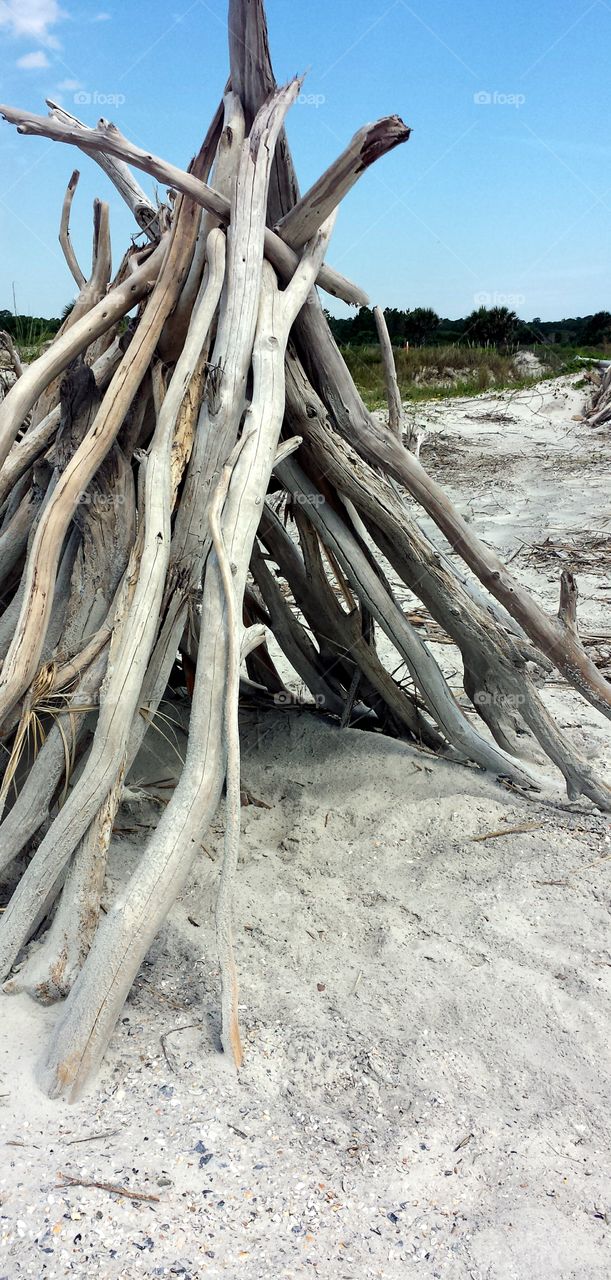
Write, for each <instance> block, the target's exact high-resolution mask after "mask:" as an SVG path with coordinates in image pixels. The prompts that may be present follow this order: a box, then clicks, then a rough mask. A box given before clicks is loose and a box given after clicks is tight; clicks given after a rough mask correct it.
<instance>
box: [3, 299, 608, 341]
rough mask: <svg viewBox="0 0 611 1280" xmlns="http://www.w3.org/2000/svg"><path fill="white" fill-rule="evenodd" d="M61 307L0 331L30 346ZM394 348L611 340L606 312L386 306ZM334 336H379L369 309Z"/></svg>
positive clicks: (8, 320) (338, 324) (338, 325)
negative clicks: (455, 312)
mask: <svg viewBox="0 0 611 1280" xmlns="http://www.w3.org/2000/svg"><path fill="white" fill-rule="evenodd" d="M72 305H73V304H72V303H69V304H68V305H67V306H66V307H64V309H63V312H62V314H61V316H52V317H50V318H45V317H44V316H26V315H14V314H13V312H12V311H8V310H4V311H0V330H3V329H4V330H5V331H6V332H7V333H10V335H11V337H12V338H15V339H16V340H17V342H27V343H35V342H37V341H39V340H40V339H41V338H44V337H47V336H49V337H50V336H52V335H53V334H55V333H57V330H58V329H59V327H60V325H61V323H62V321H63V320H65V318H66V315H67V314H68V313H69V311H70V310H71V308H72ZM384 315H385V317H386V323H387V325H388V332H389V334H390V338H391V342H392V343H393V346H396V347H402V346H405V344H406V342H409V344H410V346H414V347H424V346H447V345H449V344H451V343H455V342H460V343H463V344H467V345H469V346H475V347H487V346H489V347H498V348H499V349H500V350H510V349H511V348H512V347H518V346H520V344H525V343H529V344H533V343H554V344H562V345H565V346H576V347H581V346H594V347H598V346H601V345H602V344H604V343H606V342H611V312H609V311H597V312H596V313H595V314H594V315H590V316H575V317H571V318H569V319H564V320H541V319H540V318H539V316H535V318H534V320H529V321H527V320H520V318H519V316H518V315H516V313H515V311H510V310H509V308H508V307H478V308H476V310H474V311H472V312H471V313H470V315H468V316H465V317H464V318H461V319H459V320H449V319H447V318H446V319H443V318H442V317H441V316H438V315H437V312H436V311H433V309H432V307H414V308H413V309H412V310H408V311H401V310H399V309H398V308H397V307H386V308H385V311H384ZM326 316H327V320H328V321H329V324H330V326H331V330H332V332H333V336H334V338H335V340H336V342H338V343H339V344H340V346H357V347H366V346H374V345H376V344H377V341H378V336H377V330H376V324H375V320H374V316H373V311H371V310H370V309H369V307H361V309H360V311H358V312H357V314H356V315H355V316H349V317H348V318H347V319H338V318H337V317H335V316H332V315H330V314H329V312H326Z"/></svg>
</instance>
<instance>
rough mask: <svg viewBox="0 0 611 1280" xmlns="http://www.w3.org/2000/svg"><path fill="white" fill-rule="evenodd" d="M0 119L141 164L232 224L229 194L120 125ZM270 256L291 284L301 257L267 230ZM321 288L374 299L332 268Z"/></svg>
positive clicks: (324, 272) (15, 115)
mask: <svg viewBox="0 0 611 1280" xmlns="http://www.w3.org/2000/svg"><path fill="white" fill-rule="evenodd" d="M0 115H2V116H4V119H5V120H8V122H9V124H15V125H17V130H18V132H19V133H25V134H32V135H34V136H36V137H40V138H52V139H53V141H54V142H68V143H73V144H75V145H76V146H78V147H80V148H81V150H83V151H88V152H90V153H91V154H92V155H99V154H106V155H112V156H115V157H118V158H119V159H121V160H125V161H128V162H129V164H133V165H135V167H136V168H137V169H142V170H144V172H145V173H150V174H151V175H152V176H153V177H154V178H158V179H159V181H160V182H164V183H166V184H167V185H168V186H170V187H175V188H176V190H177V191H182V192H183V193H184V194H185V195H188V196H191V198H192V199H193V200H195V201H196V202H197V203H198V204H200V205H201V206H202V208H203V209H207V210H208V212H209V213H212V214H215V215H216V216H217V217H218V218H220V219H221V221H222V222H223V223H226V222H227V221H228V219H229V216H230V203H229V200H228V199H227V198H226V197H225V196H222V195H220V194H219V192H218V191H215V190H214V189H213V188H212V187H209V186H208V185H207V183H205V182H200V181H199V180H198V179H197V178H194V177H192V176H191V174H189V173H186V172H185V170H184V169H179V168H177V166H176V165H173V164H169V163H168V162H167V161H166V160H162V159H161V158H160V157H159V156H154V155H152V154H151V153H150V152H148V151H143V150H142V149H141V148H140V147H137V146H136V145H135V144H134V143H133V142H130V141H129V139H128V138H125V137H124V136H123V134H122V133H120V132H119V130H118V129H117V127H116V125H112V124H108V123H107V122H106V121H105V122H104V123H103V124H102V123H101V122H100V124H98V126H97V128H96V129H90V130H89V132H88V134H87V137H86V141H85V140H84V138H83V130H82V129H79V128H77V127H76V126H75V125H70V124H63V123H61V122H60V121H58V120H55V119H49V118H48V117H47V116H37V115H34V114H32V113H31V112H28V111H20V110H16V109H15V108H13V107H8V106H0ZM265 253H266V255H267V257H268V258H269V260H270V262H271V263H272V265H273V266H274V267H275V268H276V271H277V272H278V273H279V275H280V276H281V277H282V279H283V280H290V279H291V277H292V276H293V275H294V272H295V269H296V267H297V263H298V258H297V255H296V254H295V252H294V250H293V249H291V248H290V246H289V245H287V244H286V243H285V242H284V240H282V239H281V238H280V236H277V235H276V233H275V232H274V231H271V230H269V229H267V230H266V232H265ZM317 284H319V285H320V287H321V288H322V289H326V290H327V292H328V293H332V294H334V295H335V297H337V298H341V299H342V300H343V301H344V302H348V303H351V304H353V305H355V306H359V307H364V306H367V303H368V301H369V299H368V297H367V294H366V293H364V292H363V290H362V289H359V288H358V286H357V285H354V284H352V283H351V282H350V281H349V280H346V279H345V278H344V277H343V276H341V275H340V274H339V273H338V272H336V271H333V269H332V268H331V267H327V266H324V267H321V270H320V272H319V275H318V280H317Z"/></svg>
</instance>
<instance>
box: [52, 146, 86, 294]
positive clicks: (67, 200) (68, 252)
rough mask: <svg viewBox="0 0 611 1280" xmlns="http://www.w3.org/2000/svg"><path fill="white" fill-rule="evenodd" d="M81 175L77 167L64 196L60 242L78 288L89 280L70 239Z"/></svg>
mask: <svg viewBox="0 0 611 1280" xmlns="http://www.w3.org/2000/svg"><path fill="white" fill-rule="evenodd" d="M80 176H81V175H80V173H79V171H78V169H75V170H74V172H73V174H72V177H71V178H70V181H69V183H68V186H67V187H66V194H65V196H64V203H63V205H62V216H61V222H60V225H59V243H60V245H61V247H62V249H63V252H64V258H65V259H66V262H67V263H68V268H69V270H70V273H71V275H72V276H73V278H74V280H75V282H76V284H77V286H78V288H79V289H83V288H84V287H85V285H86V283H87V281H86V279H85V276H84V275H83V272H82V271H81V268H80V267H79V264H78V261H77V257H76V254H75V252H74V249H73V246H72V241H71V239H70V210H71V208H72V201H73V199H74V193H75V191H76V188H77V185H78V180H79V178H80Z"/></svg>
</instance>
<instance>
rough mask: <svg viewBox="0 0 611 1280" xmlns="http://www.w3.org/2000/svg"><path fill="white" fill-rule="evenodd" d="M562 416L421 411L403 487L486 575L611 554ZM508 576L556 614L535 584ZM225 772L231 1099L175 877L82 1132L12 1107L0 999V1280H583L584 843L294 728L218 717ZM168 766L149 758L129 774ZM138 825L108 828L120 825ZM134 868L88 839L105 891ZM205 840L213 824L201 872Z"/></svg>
mask: <svg viewBox="0 0 611 1280" xmlns="http://www.w3.org/2000/svg"><path fill="white" fill-rule="evenodd" d="M581 403H582V400H581V393H580V392H579V391H576V390H575V389H573V388H572V386H571V384H570V382H569V381H568V380H563V381H561V382H553V383H551V382H550V383H546V384H543V385H542V386H541V387H540V388H538V389H537V390H536V391H534V392H518V393H514V394H513V395H512V396H509V395H496V396H487V397H485V398H480V399H478V400H476V401H473V400H470V401H463V402H460V403H457V402H456V401H449V402H444V403H439V404H436V405H434V406H432V407H431V408H430V410H429V411H428V412H427V415H426V416H427V419H428V422H429V425H430V427H431V430H432V431H434V432H435V433H437V434H436V441H435V451H433V448H432V445H431V444H430V443H427V445H426V447H425V450H424V454H423V457H424V460H425V461H426V462H427V465H431V467H432V469H433V470H434V472H435V474H436V476H437V477H438V478H440V479H442V480H443V482H444V484H446V486H447V487H448V489H449V490H450V492H451V493H452V494H453V496H454V497H455V498H456V500H457V501H458V502H459V503H460V505H461V509H462V510H463V511H465V512H466V513H467V514H469V515H470V518H471V519H472V520H473V524H474V527H475V528H476V529H477V531H478V532H479V533H480V535H481V536H482V537H484V538H486V539H488V540H489V541H490V542H491V543H493V544H494V545H495V546H497V547H498V548H499V549H500V550H501V551H502V553H503V554H505V555H512V554H513V553H514V552H516V551H517V550H518V549H519V546H520V543H521V541H524V542H529V543H535V542H536V543H541V542H542V541H543V540H544V539H545V538H546V537H548V536H549V537H553V538H558V537H562V538H565V540H566V536H567V535H568V534H570V540H571V541H573V542H578V543H579V545H582V543H584V539H585V537H586V534H587V533H588V532H597V533H601V532H609V531H610V530H609V514H608V501H606V494H608V488H609V484H608V481H609V476H608V473H607V476H606V478H605V475H604V469H603V463H604V446H605V444H606V443H607V440H608V437H607V440H606V439H605V437H604V435H602V434H595V433H592V432H591V431H590V429H589V428H586V427H585V426H584V425H583V424H580V423H577V422H574V421H573V420H572V418H573V415H574V414H575V413H577V412H578V411H579V408H580V406H581ZM490 415H492V416H490ZM499 415H503V416H508V417H509V418H510V421H498V420H495V419H498V417H499ZM607 470H608V469H607ZM605 521H606V523H605ZM580 539H581V542H580ZM584 545H585V544H584ZM586 558H587V557H586ZM513 565H514V568H515V570H516V571H517V572H518V573H519V575H520V577H521V579H522V580H523V581H525V582H527V583H528V584H529V585H530V586H531V587H532V588H533V589H534V590H536V592H537V594H538V596H539V598H540V599H541V601H542V602H543V603H544V604H545V605H547V606H549V607H555V605H556V602H557V590H558V578H559V572H560V568H561V561H559V560H558V559H555V558H552V557H551V556H550V558H549V560H548V561H546V562H545V563H544V564H543V565H541V564H540V563H539V564H538V565H536V564H532V563H531V562H530V561H529V559H528V558H527V555H526V553H525V552H522V553H521V554H518V555H517V556H516V558H515V560H514V561H513ZM607 568H608V566H607ZM578 577H579V583H580V587H581V593H582V594H581V603H580V620H581V623H582V626H583V627H584V628H589V629H592V630H595V629H600V628H601V627H602V626H603V625H604V618H605V615H606V618H607V627H608V616H609V610H608V603H609V598H610V596H611V587H610V585H609V581H608V572H607V578H606V580H605V577H604V568H603V566H602V565H600V564H598V563H592V564H590V565H589V567H587V566H586V568H581V569H580V570H579V574H578ZM605 605H606V606H607V608H606V610H605ZM439 652H440V656H441V657H442V658H443V661H444V663H445V664H447V667H448V668H449V669H453V668H452V665H451V664H452V662H453V661H454V667H456V660H455V655H454V653H453V650H449V649H448V647H447V646H446V647H445V648H444V650H443V651H441V650H440V651H439ZM456 683H457V684H460V670H458V675H457V679H456ZM545 697H546V699H547V700H548V701H549V703H550V705H552V706H553V709H554V712H555V714H556V715H557V716H558V717H559V719H560V721H561V723H563V724H565V725H569V726H570V730H569V731H570V733H571V736H572V738H573V740H574V742H575V743H576V745H578V747H579V748H580V750H582V751H584V752H586V753H587V754H588V756H589V757H590V758H591V759H592V760H593V761H595V762H596V765H597V768H598V769H599V770H600V771H603V769H604V765H605V757H606V758H607V761H608V757H609V754H610V741H609V732H608V725H607V724H606V722H604V721H603V720H602V718H601V717H600V716H599V715H598V714H597V713H596V712H595V711H594V710H593V709H591V708H590V707H589V706H587V705H586V704H585V703H584V702H582V701H581V700H580V699H579V698H578V697H577V695H576V694H574V693H573V692H572V691H571V690H570V689H567V688H566V686H561V685H556V684H554V685H550V687H549V690H546V692H545ZM243 747H244V785H245V786H246V787H248V788H249V790H250V791H251V793H252V794H253V795H254V796H256V797H258V798H259V799H261V800H263V801H265V803H266V804H267V805H269V806H270V807H269V808H257V807H254V806H250V807H248V808H245V809H243V810H242V816H243V829H244V836H243V845H242V868H241V877H240V884H239V893H238V901H237V921H238V928H237V935H238V937H237V950H238V962H239V969H240V973H241V991H242V1004H243V1010H242V1022H243V1029H244V1035H245V1041H246V1048H247V1059H246V1065H245V1068H244V1070H243V1072H242V1074H241V1076H240V1079H239V1081H236V1079H235V1078H234V1076H233V1075H232V1072H231V1071H230V1069H229V1068H228V1066H227V1065H226V1064H225V1063H224V1061H223V1059H222V1057H221V1056H220V1054H219V1052H218V978H217V971H216V964H215V955H214V937H213V929H212V916H211V901H212V898H213V891H214V886H215V883H216V876H217V868H218V863H217V862H215V861H213V860H212V858H210V857H208V856H206V854H204V853H202V856H201V859H200V860H199V862H198V864H197V868H196V874H195V875H194V877H193V880H192V882H191V884H190V886H189V889H188V892H186V893H185V895H184V897H183V899H182V900H181V901H180V902H179V903H178V904H177V905H176V906H175V907H174V908H173V910H172V911H171V913H170V917H169V920H168V923H167V927H166V929H165V930H164V933H163V935H162V936H161V937H160V938H159V939H158V940H157V942H156V944H155V946H154V947H153V949H152V951H151V953H150V955H149V957H148V959H147V962H146V964H145V965H144V966H143V969H142V972H141V975H140V976H139V978H138V980H137V982H136V984H135V987H134V989H133V992H132V995H131V997H130V1001H129V1003H128V1005H127V1007H126V1009H125V1012H124V1015H123V1020H122V1021H121V1022H120V1023H119V1026H118V1028H117V1031H116V1034H115V1036H114V1038H113V1042H112V1046H111V1049H110V1052H109V1054H108V1057H107V1061H106V1064H105V1067H104V1069H103V1072H102V1075H101V1077H100V1079H99V1082H98V1084H97V1086H96V1087H95V1088H94V1089H93V1090H92V1092H91V1093H90V1094H89V1096H88V1097H87V1098H85V1099H84V1100H83V1102H81V1103H79V1104H77V1105H76V1106H72V1107H70V1106H68V1105H66V1104H63V1103H50V1102H49V1101H48V1100H46V1099H45V1098H44V1097H43V1096H42V1095H41V1094H40V1092H39V1091H38V1089H37V1086H36V1083H35V1079H34V1072H33V1066H34V1063H35V1061H36V1058H37V1057H38V1056H39V1054H40V1051H41V1047H42V1044H43V1042H44V1037H45V1035H46V1034H47V1031H48V1028H49V1026H50V1025H51V1024H52V1022H53V1019H54V1017H55V1011H54V1010H52V1009H51V1010H48V1009H41V1008H39V1007H37V1006H35V1005H34V1004H33V1003H32V1002H31V1001H30V1000H29V999H27V998H26V997H11V998H9V997H3V998H2V1000H1V1001H0V1008H1V1012H2V1018H3V1022H2V1029H3V1035H2V1044H1V1049H0V1095H3V1096H2V1097H1V1098H0V1145H1V1148H2V1157H3V1160H2V1170H1V1173H0V1280H3V1278H4V1277H7V1280H13V1277H18V1276H33V1277H37V1278H38V1277H45V1280H47V1277H48V1278H49V1280H50V1278H51V1277H57V1280H60V1278H61V1280H63V1277H65V1276H68V1275H76V1276H82V1277H84V1276H92V1277H93V1276H100V1277H104V1278H106V1277H108V1278H109V1280H114V1277H119V1276H122V1277H129V1278H130V1280H131V1278H133V1277H136V1276H158V1275H159V1276H169V1275H182V1276H185V1277H187V1276H189V1277H191V1278H192V1280H195V1278H196V1277H200V1276H206V1277H208V1276H209V1277H216V1276H218V1277H220V1276H228V1277H232V1280H233V1277H234V1276H241V1277H245V1280H255V1278H258V1277H265V1278H266V1280H268V1278H269V1280H290V1278H291V1277H294V1276H299V1277H301V1276H303V1277H309V1276H319V1277H324V1278H325V1280H343V1278H344V1277H346V1278H350V1280H369V1278H370V1277H372V1278H373V1277H384V1278H386V1277H388V1278H394V1277H404V1276H411V1275H412V1274H418V1275H422V1276H423V1277H437V1276H444V1277H448V1280H462V1277H475V1278H476V1280H548V1278H549V1280H551V1278H553V1280H573V1278H574V1280H577V1278H578V1280H603V1278H604V1280H606V1277H607V1276H608V1275H609V1274H610V1272H611V1232H610V1224H611V1197H610V1195H609V1187H610V1185H611V1184H610V1180H609V1174H610V1165H611V1148H610V1131H611V1121H610V1116H611V1098H610V1096H609V1095H610V1093H611V1090H610V1088H609V1034H610V1031H611V1006H610V1001H609V987H610V978H611V948H610V943H609V905H610V893H609V884H610V881H609V877H610V875H611V857H610V855H611V842H610V841H609V833H608V824H607V823H606V821H605V819H604V818H603V817H602V816H601V815H598V814H595V813H594V812H593V811H592V810H591V809H590V808H589V807H588V806H587V805H586V804H583V805H580V806H571V808H570V809H569V808H563V809H560V808H557V807H554V806H553V805H552V804H549V803H548V804H543V803H541V802H529V801H526V800H522V799H520V798H519V797H518V796H516V795H515V794H513V793H509V792H506V791H504V790H503V789H502V787H500V786H499V785H497V784H496V783H495V782H494V781H493V780H490V779H488V778H487V777H485V776H484V775H482V774H481V773H480V772H478V771H476V770H473V769H466V768H464V769H463V768H458V767H456V766H450V765H448V764H447V763H443V762H436V761H434V760H432V759H431V758H429V757H426V756H423V755H422V754H420V753H418V752H417V751H415V750H413V749H412V748H411V747H408V746H405V745H402V744H398V743H396V742H392V741H388V740H385V739H382V738H380V737H378V736H372V735H368V734H365V733H360V732H359V731H357V730H347V731H345V732H343V733H340V732H339V731H338V730H337V729H336V728H334V727H333V726H331V725H328V724H325V723H324V722H322V721H320V720H318V719H317V718H316V717H315V716H313V715H311V714H309V713H308V712H301V711H295V710H292V711H284V712H282V713H278V714H277V715H274V714H271V713H265V714H263V713H260V712H256V711H247V712H245V714H244V717H243ZM170 763H171V756H169V755H168V752H167V750H166V749H165V747H164V746H163V741H162V739H161V738H158V737H156V736H155V735H153V738H152V740H151V742H150V744H149V749H148V759H147V758H144V759H143V760H141V761H140V762H139V765H138V770H137V774H138V776H139V777H144V776H147V775H148V776H149V777H151V776H153V774H154V775H155V776H157V777H159V776H160V772H164V771H167V769H168V767H169V766H170ZM560 794H561V793H560V789H559V791H558V797H560ZM153 817H154V810H153V807H152V806H148V805H144V806H138V805H135V806H131V808H130V807H128V809H126V810H124V811H123V813H122V815H121V825H122V826H123V827H130V826H138V824H141V823H145V822H147V821H153ZM526 823H533V824H535V823H536V824H540V825H538V826H537V827H533V828H531V829H529V830H528V831H526V832H524V833H522V834H518V835H508V836H504V837H503V838H496V839H491V840H488V841H483V842H478V841H474V840H473V836H475V835H478V834H483V833H486V832H489V831H491V830H494V829H498V828H502V827H503V825H504V824H507V825H508V826H517V825H524V824H526ZM141 840H142V831H141V830H140V831H136V832H135V833H130V832H128V833H127V834H124V835H123V836H122V837H121V838H119V839H117V841H116V843H115V846H114V856H113V863H112V875H113V877H117V878H119V877H121V876H123V875H125V874H126V872H127V871H128V870H129V869H130V868H131V867H132V866H133V865H134V864H135V862H136V860H137V857H138V851H139V848H140V844H141ZM221 841H222V816H220V817H219V820H218V822H217V824H216V826H215V831H214V832H213V833H212V835H211V837H210V839H209V840H207V841H206V844H207V847H208V849H209V851H210V853H211V854H212V855H213V857H214V856H215V855H216V853H217V852H218V850H219V848H220V845H221ZM605 858H607V861H602V859H605ZM96 1135H105V1136H99V1137H96ZM81 1139H85V1140H84V1141H81ZM60 1172H63V1173H67V1174H70V1175H71V1176H72V1177H81V1178H83V1179H85V1180H87V1179H89V1180H95V1181H102V1182H106V1183H111V1184H118V1185H121V1186H123V1187H129V1188H131V1189H132V1190H135V1191H140V1192H144V1193H150V1194H152V1195H155V1196H158V1197H159V1200H158V1201H155V1202H152V1203H147V1202H142V1203H139V1202H135V1201H130V1200H129V1199H127V1198H125V1197H122V1198H120V1197H117V1196H113V1195H111V1194H110V1193H109V1192H108V1191H105V1190H99V1189H91V1188H89V1189H85V1188H79V1187H61V1185H59V1184H60V1178H59V1177H58V1175H59V1174H60Z"/></svg>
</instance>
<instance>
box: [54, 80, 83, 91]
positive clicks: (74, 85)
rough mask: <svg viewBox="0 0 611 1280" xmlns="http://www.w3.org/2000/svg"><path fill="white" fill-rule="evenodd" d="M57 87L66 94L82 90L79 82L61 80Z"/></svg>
mask: <svg viewBox="0 0 611 1280" xmlns="http://www.w3.org/2000/svg"><path fill="white" fill-rule="evenodd" d="M57 87H58V89H65V90H66V93H76V91H77V89H82V87H83V86H82V84H81V82H80V80H62V82H61V84H58V86H57Z"/></svg>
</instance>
